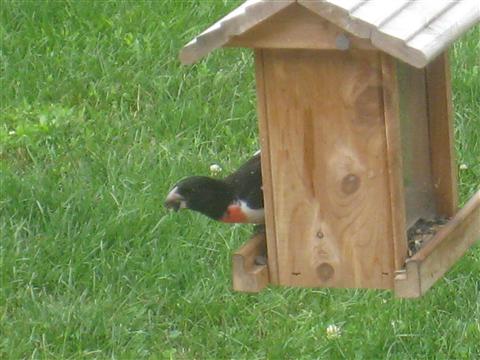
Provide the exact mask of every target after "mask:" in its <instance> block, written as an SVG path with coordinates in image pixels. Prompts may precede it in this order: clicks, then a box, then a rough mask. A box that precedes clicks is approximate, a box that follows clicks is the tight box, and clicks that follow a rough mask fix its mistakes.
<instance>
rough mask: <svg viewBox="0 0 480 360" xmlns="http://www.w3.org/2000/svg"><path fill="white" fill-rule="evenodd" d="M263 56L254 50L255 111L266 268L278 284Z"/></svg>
mask: <svg viewBox="0 0 480 360" xmlns="http://www.w3.org/2000/svg"><path fill="white" fill-rule="evenodd" d="M263 59H264V56H263V51H262V50H255V78H256V84H257V113H258V125H259V135H260V147H261V160H262V162H261V163H262V186H263V200H264V206H265V227H266V233H267V247H268V254H269V256H268V268H269V272H270V281H271V282H272V284H278V263H277V258H278V255H277V243H276V231H275V211H274V198H273V190H272V171H271V163H270V142H269V128H268V121H267V118H268V113H267V105H266V98H265V97H266V94H265V78H264V63H263V62H264V60H263Z"/></svg>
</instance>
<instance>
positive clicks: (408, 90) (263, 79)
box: [227, 4, 480, 297]
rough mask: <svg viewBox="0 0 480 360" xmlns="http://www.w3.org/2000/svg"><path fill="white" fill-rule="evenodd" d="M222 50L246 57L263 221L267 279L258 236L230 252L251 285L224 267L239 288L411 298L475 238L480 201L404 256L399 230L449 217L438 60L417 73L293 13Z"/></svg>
mask: <svg viewBox="0 0 480 360" xmlns="http://www.w3.org/2000/svg"><path fill="white" fill-rule="evenodd" d="M227 46H242V47H250V48H254V49H255V67H256V82H257V96H258V114H259V122H260V138H261V147H262V173H263V188H264V196H265V209H266V215H267V218H266V229H267V230H266V242H267V248H268V275H269V276H266V275H265V272H264V271H261V266H260V267H258V266H256V265H254V264H253V263H252V260H251V259H252V257H254V256H255V255H256V254H257V253H255V252H254V251H253V252H252V251H251V250H252V249H255V248H260V247H259V245H258V244H259V238H258V236H257V237H256V238H255V240H254V241H255V245H251V246H247V247H246V248H244V249H243V250H242V251H240V252H239V253H237V255H236V256H237V257H236V264H249V269H250V270H247V273H248V274H250V275H251V276H253V278H252V279H256V280H255V281H254V282H248V281H247V283H249V284H250V285H245V276H244V275H245V274H243V273H245V267H244V268H243V269H244V270H241V271H238V273H237V274H235V268H234V287H235V288H236V289H237V290H245V291H257V290H259V289H261V288H262V287H263V286H265V285H266V284H267V282H271V283H273V284H277V285H288V286H308V287H315V286H321V287H354V288H379V289H395V291H396V293H397V295H398V296H404V297H412V296H420V295H421V294H423V292H424V291H426V290H427V289H428V287H429V286H431V284H433V282H434V281H435V280H436V279H438V278H439V277H440V276H442V275H443V273H444V272H445V271H446V270H447V269H448V268H449V267H450V266H451V265H452V264H453V262H454V261H455V260H456V259H458V257H460V256H461V255H462V254H463V252H464V251H466V249H467V248H468V247H469V246H470V245H471V244H473V242H474V241H475V240H477V239H478V238H479V237H480V236H479V233H480V210H479V209H480V193H478V194H476V195H475V196H474V198H472V200H471V202H470V203H469V205H468V206H467V207H466V210H465V209H464V210H463V212H462V213H460V214H458V215H457V217H455V218H454V219H453V220H452V221H451V222H450V223H449V224H448V225H447V226H446V227H445V229H443V230H442V231H441V233H439V234H437V235H438V236H436V237H435V238H434V239H433V240H432V241H431V243H430V244H433V245H430V244H429V245H428V247H426V248H425V249H422V250H420V252H419V253H417V254H416V255H415V257H414V258H412V259H409V258H408V252H407V237H406V233H407V229H408V228H409V227H410V226H412V225H413V224H414V223H415V222H416V221H417V220H418V219H419V218H427V219H432V218H435V217H437V216H440V217H449V218H450V217H453V216H454V215H455V214H456V212H457V206H458V205H457V203H458V200H457V192H456V188H457V184H456V172H455V162H454V156H453V130H452V109H451V95H450V78H449V71H448V56H447V54H442V55H441V56H439V57H438V58H437V59H436V60H434V61H433V62H432V63H431V64H430V65H429V66H428V67H427V68H425V69H416V68H413V67H412V66H410V65H406V64H404V63H401V62H399V61H398V60H396V59H394V58H393V57H391V56H389V55H387V54H385V53H383V52H381V51H379V50H377V49H375V48H374V47H372V46H371V45H370V44H369V42H368V41H366V40H362V39H359V38H356V37H354V36H350V35H346V34H345V33H344V31H343V30H341V29H340V28H338V27H336V26H335V25H333V24H331V23H329V22H328V21H326V20H323V19H322V18H320V17H318V16H316V15H315V14H313V13H311V12H309V11H308V10H306V9H305V8H303V7H301V6H298V5H296V4H294V5H292V6H289V7H288V8H286V9H284V10H282V11H280V12H279V13H278V14H276V15H274V16H273V17H271V18H269V19H268V20H266V21H264V22H262V23H261V24H260V25H257V26H256V27H254V28H253V29H252V30H250V31H247V32H246V33H244V34H242V35H240V36H237V37H234V38H232V39H231V40H230V42H229V43H228V44H227ZM462 221H463V222H462ZM435 244H437V245H435ZM438 244H446V245H438ZM452 246H455V247H456V248H457V249H458V250H455V251H452V248H451V247H452ZM245 249H248V251H246V250H245ZM422 263H426V264H427V265H425V266H422V265H421V264H422ZM405 264H407V266H406V267H405ZM237 269H238V267H237ZM242 274H243V275H242ZM248 274H247V275H248ZM255 274H260V277H256V275H255ZM426 278H428V280H425V279H426ZM257 280H258V281H257ZM242 284H243V285H242ZM252 284H253V285H252Z"/></svg>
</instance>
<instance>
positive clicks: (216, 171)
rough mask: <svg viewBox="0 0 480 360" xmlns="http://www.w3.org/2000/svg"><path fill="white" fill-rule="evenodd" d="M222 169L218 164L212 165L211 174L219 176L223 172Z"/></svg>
mask: <svg viewBox="0 0 480 360" xmlns="http://www.w3.org/2000/svg"><path fill="white" fill-rule="evenodd" d="M222 170H223V169H222V167H221V166H220V165H218V164H212V165H210V173H212V175H217V174H219V173H221V172H222Z"/></svg>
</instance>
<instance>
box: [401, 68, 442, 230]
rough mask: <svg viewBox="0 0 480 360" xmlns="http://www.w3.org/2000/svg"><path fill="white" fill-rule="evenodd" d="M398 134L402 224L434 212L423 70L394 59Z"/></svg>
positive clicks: (430, 216)
mask: <svg viewBox="0 0 480 360" xmlns="http://www.w3.org/2000/svg"><path fill="white" fill-rule="evenodd" d="M396 63H397V78H398V88H399V95H400V96H399V101H400V123H401V134H402V153H403V179H404V187H405V201H406V213H407V218H406V225H407V228H410V227H411V226H412V225H413V224H415V222H416V221H417V220H418V219H420V218H424V219H432V218H434V217H435V216H436V211H435V199H434V190H433V179H432V164H431V157H430V139H429V130H428V111H427V110H428V104H427V90H426V84H425V71H424V70H421V69H416V68H414V67H412V66H409V65H407V64H405V63H402V62H399V61H396Z"/></svg>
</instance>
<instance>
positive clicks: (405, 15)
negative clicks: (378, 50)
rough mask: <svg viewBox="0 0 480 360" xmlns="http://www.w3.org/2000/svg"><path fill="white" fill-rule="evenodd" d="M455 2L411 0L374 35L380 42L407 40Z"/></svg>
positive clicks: (449, 0)
mask: <svg viewBox="0 0 480 360" xmlns="http://www.w3.org/2000/svg"><path fill="white" fill-rule="evenodd" d="M454 4H455V3H454V2H453V1H451V0H419V1H409V2H408V6H405V7H403V8H402V9H401V10H400V11H399V12H398V13H397V14H396V15H395V16H394V17H391V18H390V20H389V21H387V22H385V23H383V24H382V25H381V26H380V28H379V29H378V30H377V31H375V32H374V33H373V34H372V37H373V38H374V39H376V41H378V42H380V41H387V42H392V41H398V42H406V41H408V40H409V39H410V38H412V36H413V35H415V34H417V33H418V32H420V31H422V30H423V29H424V28H425V27H427V26H428V25H429V24H430V23H431V22H432V21H433V20H434V19H435V18H437V17H438V16H439V15H441V14H442V13H444V12H446V11H448V9H449V8H450V7H452V6H453V5H454Z"/></svg>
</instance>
